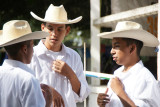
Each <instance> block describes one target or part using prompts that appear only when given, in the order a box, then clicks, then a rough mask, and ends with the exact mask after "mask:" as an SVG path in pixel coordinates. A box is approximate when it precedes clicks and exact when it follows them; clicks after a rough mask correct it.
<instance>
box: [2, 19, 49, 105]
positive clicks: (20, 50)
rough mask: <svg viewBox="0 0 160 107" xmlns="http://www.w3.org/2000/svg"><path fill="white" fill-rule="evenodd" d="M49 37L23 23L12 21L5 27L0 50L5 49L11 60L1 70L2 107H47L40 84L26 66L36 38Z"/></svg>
mask: <svg viewBox="0 0 160 107" xmlns="http://www.w3.org/2000/svg"><path fill="white" fill-rule="evenodd" d="M48 35H49V34H48V33H47V32H42V31H37V32H33V33H32V32H31V28H30V25H29V24H28V22H27V21H24V20H12V21H9V22H7V23H5V24H4V25H3V30H1V31H0V47H4V48H5V50H6V53H7V55H8V59H5V60H4V63H3V65H2V66H1V67H0V87H1V88H0V107H45V100H44V97H43V94H42V91H41V88H40V84H39V82H38V80H37V79H36V78H35V76H34V73H33V71H32V70H31V69H29V68H28V67H27V66H26V65H25V64H29V63H30V62H31V58H32V55H33V39H41V38H45V37H46V36H48ZM42 89H46V86H45V85H43V88H42ZM48 89H49V88H48ZM45 92H47V93H48V91H45ZM45 95H47V94H45Z"/></svg>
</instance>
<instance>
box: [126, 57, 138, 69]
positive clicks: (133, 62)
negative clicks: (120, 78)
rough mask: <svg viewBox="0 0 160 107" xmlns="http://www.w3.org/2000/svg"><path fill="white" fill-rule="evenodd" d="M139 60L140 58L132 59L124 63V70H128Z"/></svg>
mask: <svg viewBox="0 0 160 107" xmlns="http://www.w3.org/2000/svg"><path fill="white" fill-rule="evenodd" d="M139 61H140V59H139V58H134V59H131V60H130V61H129V63H128V64H125V65H124V70H123V72H127V71H128V70H129V69H130V68H131V67H133V66H134V65H135V64H136V63H138V62H139Z"/></svg>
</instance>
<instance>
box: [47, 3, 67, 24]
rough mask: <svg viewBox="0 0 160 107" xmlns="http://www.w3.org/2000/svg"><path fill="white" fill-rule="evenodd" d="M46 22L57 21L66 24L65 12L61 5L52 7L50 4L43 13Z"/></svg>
mask: <svg viewBox="0 0 160 107" xmlns="http://www.w3.org/2000/svg"><path fill="white" fill-rule="evenodd" d="M44 19H46V20H48V21H59V22H67V21H68V18H67V12H66V10H65V9H64V7H63V5H60V6H54V5H53V4H51V5H50V6H49V7H48V9H47V11H46V13H45V18H44Z"/></svg>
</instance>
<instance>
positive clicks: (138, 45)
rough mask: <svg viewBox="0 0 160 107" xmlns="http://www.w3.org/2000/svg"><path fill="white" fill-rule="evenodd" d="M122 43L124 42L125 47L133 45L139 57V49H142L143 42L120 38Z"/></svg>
mask: <svg viewBox="0 0 160 107" xmlns="http://www.w3.org/2000/svg"><path fill="white" fill-rule="evenodd" d="M122 39H123V40H124V41H126V43H127V46H129V45H131V44H135V45H136V47H137V55H138V56H140V52H141V49H142V47H143V42H142V41H139V40H136V39H131V38H122Z"/></svg>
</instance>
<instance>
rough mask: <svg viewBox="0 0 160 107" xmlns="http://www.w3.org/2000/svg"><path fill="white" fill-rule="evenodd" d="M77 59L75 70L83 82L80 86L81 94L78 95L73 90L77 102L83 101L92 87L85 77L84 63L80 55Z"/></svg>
mask: <svg viewBox="0 0 160 107" xmlns="http://www.w3.org/2000/svg"><path fill="white" fill-rule="evenodd" d="M75 61H76V63H75V64H76V67H75V70H74V71H75V73H76V75H77V77H78V79H79V81H80V83H81V87H80V95H77V94H76V93H75V92H73V93H74V97H75V100H76V102H82V101H84V99H85V98H87V97H88V95H89V94H90V89H89V86H88V83H87V81H86V78H85V74H84V71H83V65H82V61H81V58H80V56H78V60H75Z"/></svg>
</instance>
